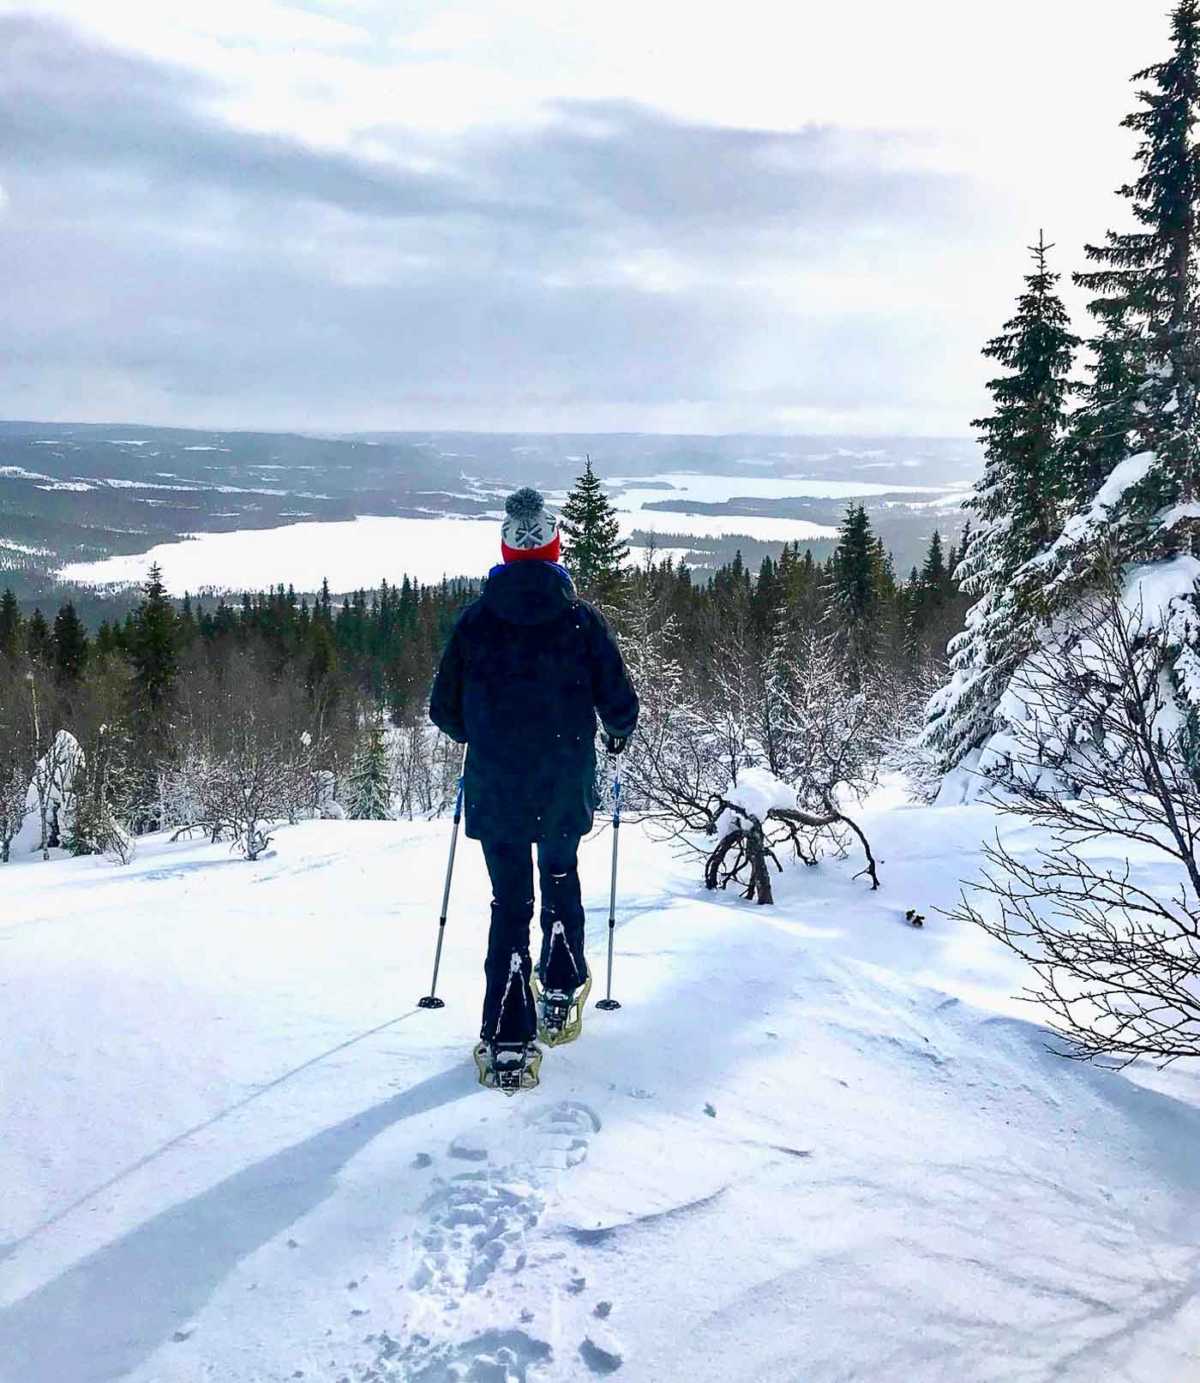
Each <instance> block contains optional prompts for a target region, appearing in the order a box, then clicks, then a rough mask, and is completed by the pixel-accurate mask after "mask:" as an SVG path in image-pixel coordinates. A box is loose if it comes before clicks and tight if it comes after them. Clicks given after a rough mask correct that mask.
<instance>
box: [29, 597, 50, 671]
mask: <svg viewBox="0 0 1200 1383" xmlns="http://www.w3.org/2000/svg"><path fill="white" fill-rule="evenodd" d="M25 651H26V652H27V653H28V654H29V656H30V657H31V658H32V659H33V660H34V662H37V663H47V664H49V663H51V662H53V660H54V636H53V634H51V632H50V626H49V625H48V624H47V623H46V616H45V615H43V614H42V612H41V610H34V612H33V614H32V615H30V616H29V618H28V619H27V620H26V621H25Z"/></svg>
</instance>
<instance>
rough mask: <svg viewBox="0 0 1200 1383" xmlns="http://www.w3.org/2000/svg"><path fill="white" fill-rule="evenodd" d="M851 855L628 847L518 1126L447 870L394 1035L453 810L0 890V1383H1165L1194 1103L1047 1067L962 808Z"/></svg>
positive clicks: (5, 879)
mask: <svg viewBox="0 0 1200 1383" xmlns="http://www.w3.org/2000/svg"><path fill="white" fill-rule="evenodd" d="M867 824H868V827H869V829H870V831H871V832H872V836H873V841H874V844H875V846H876V851H877V854H878V855H879V856H880V858H881V860H882V861H883V863H882V875H883V882H884V887H883V889H882V890H881V892H879V893H878V894H871V893H870V892H868V891H867V890H866V888H865V886H864V885H863V883H862V881H861V880H860V881H854V880H853V878H852V875H853V873H854V869H855V868H856V867H857V866H856V865H854V864H853V863H852V862H847V863H845V864H828V865H825V866H822V867H821V868H820V869H817V870H806V869H803V868H800V867H797V868H796V869H794V870H789V872H788V875H787V877H786V878H785V879H784V880H783V881H781V883H780V885H779V890H778V892H779V898H780V906H778V907H776V908H774V909H771V908H755V907H751V906H748V905H746V904H743V903H740V902H738V901H737V900H736V899H735V898H732V897H724V896H716V897H714V896H712V895H706V894H704V893H703V892H702V891H701V890H700V889H698V887H697V885H696V882H695V878H696V871H695V869H694V868H684V867H682V866H681V865H679V864H678V863H677V862H676V861H674V860H673V859H672V857H671V855H670V853H669V852H668V851H667V850H666V849H665V847H663V846H660V845H656V844H655V843H654V842H652V841H650V840H648V839H646V837H645V836H644V835H642V834H641V833H640V832H639V831H638V830H636V829H630V830H628V831H627V832H624V833H623V836H624V839H623V842H622V848H623V849H624V850H625V851H626V854H625V858H624V859H623V861H622V871H621V879H622V891H621V900H620V911H619V933H618V938H617V960H616V986H615V990H616V994H617V996H618V997H619V998H620V999H621V1000H622V1001H623V1003H624V1007H623V1008H622V1009H621V1010H620V1012H618V1013H615V1014H602V1013H597V1012H596V1011H595V1010H594V1009H589V1010H588V1015H587V1022H586V1027H585V1031H584V1036H583V1039H582V1040H581V1041H580V1042H579V1043H577V1044H575V1045H573V1046H570V1047H566V1048H562V1049H559V1050H555V1051H552V1052H550V1053H548V1054H547V1056H546V1059H545V1062H544V1063H543V1067H542V1077H543V1083H542V1087H541V1089H539V1090H538V1091H535V1092H532V1093H530V1094H527V1095H522V1096H520V1097H518V1098H516V1099H513V1100H506V1099H505V1098H503V1097H502V1096H499V1095H497V1094H495V1093H492V1092H486V1091H482V1090H480V1089H479V1088H478V1086H477V1085H476V1084H475V1080H474V1069H473V1067H472V1066H471V1064H470V1061H469V1058H468V1049H469V1047H470V1045H471V1042H472V1038H473V1036H474V1033H475V1025H476V1023H477V1018H478V1003H479V998H480V979H481V977H480V966H481V962H482V945H483V936H484V927H485V917H486V909H485V904H486V896H487V895H486V887H485V882H484V871H483V868H482V862H481V859H480V856H479V852H478V848H477V847H476V846H475V845H474V844H470V843H468V844H467V845H466V846H465V847H464V848H463V849H462V850H461V851H460V855H459V860H460V865H459V871H458V875H457V878H456V881H455V889H454V895H453V899H452V905H451V917H450V923H449V935H448V940H447V949H446V956H445V961H444V966H443V982H442V986H441V988H442V992H443V994H444V996H445V998H446V1000H447V1007H446V1008H445V1009H444V1010H442V1011H440V1012H428V1011H424V1010H420V1009H418V1008H417V1007H416V999H417V998H418V997H419V996H420V995H421V994H422V993H424V992H425V989H426V987H427V985H428V979H429V966H430V962H431V958H432V945H433V939H434V938H433V931H434V926H435V919H436V914H437V910H438V909H437V904H438V899H439V895H440V888H441V871H442V868H443V864H444V849H445V846H446V843H447V826H446V824H445V823H433V824H416V825H409V824H392V823H366V822H362V823H358V822H313V823H305V824H302V825H299V826H296V827H294V828H290V829H285V830H283V831H281V832H280V833H279V835H278V837H277V842H276V846H275V847H274V850H273V853H272V854H271V855H270V856H269V857H265V858H263V859H262V860H260V861H259V862H258V863H256V864H246V863H243V862H242V861H240V860H236V859H234V858H232V857H231V856H230V855H229V854H228V853H227V852H226V851H225V849H224V848H223V847H211V846H206V845H199V844H187V843H181V844H176V845H171V844H168V843H167V842H165V841H164V840H157V841H152V842H149V843H147V844H145V845H143V847H142V849H141V851H140V853H139V855H138V857H137V859H136V860H135V861H134V863H133V864H132V865H130V866H129V867H128V868H126V869H119V868H116V867H113V866H110V865H107V864H104V863H101V862H97V861H93V860H76V861H62V862H55V863H50V864H41V863H23V864H18V865H14V866H10V867H9V868H7V869H5V870H3V871H2V872H0V887H2V888H3V894H2V903H0V906H2V907H3V917H2V921H0V1094H2V1096H3V1112H4V1124H3V1137H2V1139H0V1186H3V1188H4V1195H3V1198H2V1200H0V1378H3V1379H4V1380H5V1383H76V1381H77V1380H78V1383H85V1380H87V1381H90V1380H100V1379H116V1378H128V1379H132V1380H136V1381H137V1383H150V1381H151V1380H155V1383H168V1381H170V1383H174V1381H176V1380H178V1381H179V1383H185V1381H186V1383H192V1381H193V1380H210V1379H211V1380H222V1383H242V1381H243V1380H244V1381H245V1383H249V1380H256V1383H262V1381H263V1380H276V1379H279V1380H283V1379H289V1378H304V1379H310V1380H311V1379H324V1380H337V1379H346V1380H366V1379H371V1380H381V1379H449V1378H470V1379H504V1380H512V1379H528V1380H530V1383H534V1380H551V1379H587V1378H591V1377H593V1376H596V1375H602V1374H604V1373H606V1372H613V1371H616V1370H618V1369H619V1371H620V1376H621V1377H623V1378H628V1379H632V1380H647V1381H648V1383H651V1381H652V1383H660V1380H677V1379H678V1380H718V1379H720V1380H768V1379H770V1380H776V1379H780V1380H785V1379H786V1380H792V1379H795V1380H804V1381H805V1383H833V1380H849V1379H863V1380H885V1379H886V1380H890V1379H903V1380H917V1381H918V1383H924V1380H954V1383H967V1381H970V1380H1018V1379H1019V1380H1030V1381H1032V1380H1042V1379H1046V1380H1049V1379H1060V1380H1080V1381H1081V1383H1082V1381H1083V1380H1087V1383H1093V1380H1097V1379H1128V1380H1138V1383H1141V1380H1145V1383H1151V1380H1155V1381H1157V1380H1187V1379H1191V1378H1197V1377H1200V1352H1198V1351H1200V1304H1198V1301H1200V1299H1198V1297H1197V1292H1198V1289H1200V1248H1198V1247H1197V1241H1198V1231H1200V1156H1198V1154H1197V1148H1200V1113H1198V1109H1197V1103H1198V1102H1197V1101H1196V1099H1195V1095H1196V1089H1197V1087H1196V1083H1195V1081H1194V1079H1193V1078H1190V1077H1189V1076H1188V1075H1187V1073H1186V1072H1178V1073H1171V1074H1170V1076H1169V1078H1167V1077H1156V1078H1155V1079H1154V1080H1153V1081H1152V1082H1147V1083H1142V1084H1138V1083H1135V1082H1134V1081H1133V1080H1131V1079H1130V1078H1129V1077H1128V1076H1125V1075H1120V1074H1116V1073H1113V1072H1106V1071H1100V1070H1095V1069H1092V1068H1087V1067H1082V1066H1079V1065H1075V1064H1071V1063H1068V1062H1065V1061H1063V1060H1061V1059H1059V1058H1057V1057H1055V1056H1052V1055H1051V1054H1049V1053H1048V1052H1047V1051H1046V1048H1045V1042H1044V1034H1043V1033H1042V1032H1041V1031H1040V1030H1039V1029H1038V1028H1036V1027H1034V1026H1033V1025H1031V1024H1030V1023H1029V1022H1028V1021H1026V1020H1025V1019H1024V1018H1022V1017H1018V1016H1016V1011H1015V1009H1014V1007H1013V1005H1012V1004H1011V1003H1010V1002H1009V1001H1008V999H1007V997H1006V996H1007V995H1009V994H1011V993H1012V992H1014V991H1015V990H1016V989H1018V988H1019V987H1020V984H1021V983H1022V976H1021V974H1020V973H1019V971H1017V970H1016V969H1015V968H1014V963H1013V962H1011V961H1010V960H1009V958H1008V957H1007V956H1006V955H1005V954H1004V953H1002V952H1000V951H998V950H996V949H995V948H994V947H993V945H992V943H991V942H989V941H988V940H987V938H985V937H983V936H982V934H976V933H974V932H967V931H964V930H962V929H960V928H958V927H957V926H955V925H953V924H951V923H949V922H947V921H946V920H945V919H943V918H940V917H939V916H938V915H937V914H936V913H935V912H934V907H935V906H936V905H937V904H939V903H948V902H949V901H950V899H951V898H952V897H953V895H954V893H955V890H956V880H957V878H958V877H959V876H960V875H961V874H963V873H969V872H970V870H971V868H972V862H973V858H974V855H975V851H976V849H977V845H978V841H979V840H980V838H981V837H982V836H984V835H986V834H989V833H990V832H991V830H992V829H993V827H994V826H995V824H996V823H995V820H994V818H993V817H992V816H991V814H990V811H989V809H988V808H987V807H984V806H970V807H957V808H946V809H928V808H913V807H905V806H902V805H899V804H897V803H895V802H892V803H890V804H889V803H880V804H878V805H877V806H876V807H875V808H873V809H872V810H871V811H870V812H869V813H868V816H867ZM1002 829H1004V831H1005V832H1006V833H1007V832H1011V831H1013V829H1014V828H1013V827H1012V826H1011V825H1008V824H1005V825H1004V826H1003V828H1002ZM1013 839H1014V841H1015V842H1016V843H1018V844H1019V843H1020V841H1021V837H1020V836H1019V834H1018V835H1016V836H1014V837H1013ZM608 848H609V837H608V836H607V835H606V834H604V833H603V832H601V833H599V834H598V835H597V836H595V837H593V838H592V839H591V840H590V841H589V842H587V843H586V844H585V846H584V849H583V852H582V871H583V875H584V887H585V894H586V897H587V901H588V903H589V907H590V910H591V911H590V916H591V919H592V921H591V927H592V955H593V958H594V962H595V964H596V965H597V967H599V965H600V963H601V962H602V958H603V928H604V925H605V915H606V911H607V909H606V903H607V899H606V887H607V864H608ZM909 906H915V907H917V908H919V909H920V910H921V911H922V912H925V913H926V914H927V916H928V921H927V922H926V925H925V927H924V929H923V930H920V931H917V930H914V929H912V928H910V927H908V926H907V925H906V924H905V923H904V920H903V912H904V909H905V908H906V907H909ZM599 978H600V980H601V981H602V978H603V977H602V975H600V976H599Z"/></svg>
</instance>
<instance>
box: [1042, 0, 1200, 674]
mask: <svg viewBox="0 0 1200 1383" xmlns="http://www.w3.org/2000/svg"><path fill="white" fill-rule="evenodd" d="M1171 37H1172V52H1171V55H1170V57H1168V58H1167V60H1166V61H1164V62H1161V63H1156V64H1154V65H1153V66H1151V67H1148V68H1146V69H1144V70H1143V71H1141V72H1138V73H1137V74H1136V75H1135V77H1134V81H1136V82H1138V83H1140V84H1141V89H1140V90H1139V93H1138V96H1139V101H1140V106H1139V108H1138V109H1137V110H1136V111H1134V113H1133V114H1131V115H1130V116H1128V117H1127V119H1126V120H1125V121H1124V124H1125V126H1126V128H1128V129H1130V130H1133V131H1134V132H1135V133H1136V134H1137V135H1138V136H1139V144H1138V148H1137V152H1136V155H1135V158H1136V163H1137V167H1138V173H1137V176H1136V177H1135V178H1134V179H1133V181H1132V182H1131V183H1129V184H1127V185H1126V186H1124V187H1122V188H1121V189H1120V191H1121V194H1122V195H1123V196H1124V197H1125V198H1127V199H1128V201H1129V203H1130V208H1131V211H1132V213H1133V217H1134V220H1135V221H1136V222H1137V225H1138V229H1136V230H1133V231H1120V232H1118V231H1110V232H1109V233H1108V235H1107V236H1106V238H1105V240H1104V242H1103V243H1102V244H1100V245H1089V246H1088V247H1087V255H1088V258H1089V259H1090V260H1091V261H1092V263H1093V264H1094V265H1095V266H1096V267H1095V268H1093V269H1091V270H1089V271H1088V272H1086V273H1081V274H1077V275H1076V280H1077V282H1078V283H1079V284H1080V285H1081V286H1082V287H1084V288H1086V289H1089V290H1090V291H1091V292H1092V293H1093V294H1094V295H1095V296H1094V297H1093V298H1092V300H1091V302H1090V303H1089V310H1090V312H1091V313H1092V315H1093V316H1094V317H1095V318H1096V320H1097V322H1098V324H1099V328H1100V333H1099V336H1098V337H1097V339H1096V341H1094V342H1093V351H1094V354H1095V360H1094V364H1093V371H1092V378H1091V382H1090V385H1089V387H1088V389H1087V391H1086V393H1085V398H1084V404H1083V408H1082V409H1081V410H1080V414H1079V416H1078V418H1077V420H1076V423H1075V427H1074V432H1075V434H1077V437H1076V438H1073V441H1072V446H1071V447H1070V448H1069V449H1068V459H1069V460H1070V461H1071V463H1072V465H1073V467H1074V470H1075V473H1076V482H1075V488H1076V495H1075V500H1076V503H1075V506H1074V513H1073V515H1072V516H1071V517H1070V519H1069V520H1068V522H1067V523H1066V525H1065V527H1064V529H1063V532H1062V533H1061V535H1059V537H1058V538H1057V540H1056V541H1055V542H1054V544H1053V546H1052V547H1051V548H1050V550H1049V551H1048V552H1047V553H1046V554H1044V556H1042V557H1041V558H1039V559H1037V560H1036V562H1034V563H1031V564H1030V566H1029V567H1028V568H1027V569H1026V570H1025V571H1023V572H1022V573H1021V574H1020V579H1021V581H1022V583H1023V584H1024V585H1025V586H1027V587H1029V588H1031V589H1032V590H1034V591H1036V592H1037V594H1038V595H1039V597H1040V599H1041V601H1042V603H1043V605H1044V607H1045V608H1046V610H1047V611H1048V612H1049V613H1055V612H1059V611H1063V610H1065V609H1066V608H1067V607H1069V605H1070V604H1071V603H1072V601H1074V600H1075V599H1076V598H1079V597H1086V595H1087V594H1088V592H1089V591H1094V590H1095V589H1097V588H1098V587H1099V586H1100V585H1101V584H1102V583H1103V581H1104V580H1105V574H1106V572H1107V571H1108V570H1109V569H1110V568H1111V567H1113V566H1114V565H1116V566H1118V567H1119V566H1120V565H1122V564H1124V563H1128V562H1131V561H1147V560H1149V561H1153V560H1159V559H1163V558H1168V557H1170V556H1171V555H1172V554H1174V553H1176V552H1180V551H1188V552H1193V553H1195V552H1196V551H1197V546H1198V541H1200V540H1198V538H1197V530H1198V528H1200V518H1198V516H1200V508H1198V507H1197V501H1200V494H1198V492H1197V486H1198V481H1200V476H1198V468H1200V412H1198V408H1200V401H1198V397H1197V395H1198V390H1200V222H1198V213H1200V152H1198V150H1197V144H1196V140H1195V137H1194V131H1195V125H1196V120H1197V117H1198V115H1200V3H1198V0H1180V3H1178V4H1177V5H1176V6H1175V9H1174V11H1173V12H1172V15H1171ZM1079 436H1081V437H1082V439H1083V450H1082V451H1080V442H1079V441H1078V440H1077V438H1078V437H1079ZM1089 447H1090V449H1089ZM1171 657H1172V661H1174V655H1171Z"/></svg>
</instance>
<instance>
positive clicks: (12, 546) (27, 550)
mask: <svg viewBox="0 0 1200 1383" xmlns="http://www.w3.org/2000/svg"><path fill="white" fill-rule="evenodd" d="M0 551H3V552H20V553H23V554H24V555H25V556H26V557H48V556H49V555H50V549H49V548H48V547H30V546H29V545H28V544H27V543H15V542H13V540H12V539H11V538H0Z"/></svg>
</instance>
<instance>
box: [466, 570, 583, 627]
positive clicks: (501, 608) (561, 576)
mask: <svg viewBox="0 0 1200 1383" xmlns="http://www.w3.org/2000/svg"><path fill="white" fill-rule="evenodd" d="M575 600H576V596H575V583H574V582H573V581H572V580H571V577H570V575H569V574H568V572H567V570H566V568H564V567H560V566H559V565H558V563H557V562H509V563H507V564H505V565H502V566H498V567H493V568H492V569H491V571H490V572H489V573H488V579H487V581H486V583H485V584H484V587H483V603H484V606H485V607H486V608H487V609H488V610H490V611H491V612H492V614H494V615H496V616H497V617H498V618H500V619H502V620H507V621H508V623H509V624H545V623H547V622H548V621H549V620H552V619H557V618H558V617H559V615H561V614H563V613H564V611H566V610H569V609H570V608H571V606H572V605H574V603H575Z"/></svg>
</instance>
